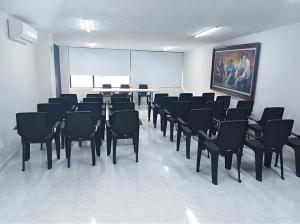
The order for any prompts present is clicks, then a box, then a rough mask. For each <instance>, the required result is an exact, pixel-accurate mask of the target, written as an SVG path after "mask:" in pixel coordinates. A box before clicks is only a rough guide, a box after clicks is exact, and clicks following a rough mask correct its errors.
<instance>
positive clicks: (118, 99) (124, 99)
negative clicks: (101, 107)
mask: <svg viewBox="0 0 300 224" xmlns="http://www.w3.org/2000/svg"><path fill="white" fill-rule="evenodd" d="M129 102H130V98H129V97H113V98H111V105H112V106H113V105H114V104H115V103H129Z"/></svg>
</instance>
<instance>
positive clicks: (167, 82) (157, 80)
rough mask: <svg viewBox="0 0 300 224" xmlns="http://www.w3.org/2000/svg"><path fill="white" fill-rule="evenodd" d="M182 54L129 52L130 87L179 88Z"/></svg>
mask: <svg viewBox="0 0 300 224" xmlns="http://www.w3.org/2000/svg"><path fill="white" fill-rule="evenodd" d="M182 69H183V53H175V52H153V51H131V75H132V76H131V85H132V86H138V84H140V83H145V84H148V85H149V86H151V87H181V84H182Z"/></svg>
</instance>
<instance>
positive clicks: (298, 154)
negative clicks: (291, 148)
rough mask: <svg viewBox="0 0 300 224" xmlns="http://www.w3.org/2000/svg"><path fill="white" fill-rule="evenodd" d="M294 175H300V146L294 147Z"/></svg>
mask: <svg viewBox="0 0 300 224" xmlns="http://www.w3.org/2000/svg"><path fill="white" fill-rule="evenodd" d="M295 165H296V176H297V177H300V148H295Z"/></svg>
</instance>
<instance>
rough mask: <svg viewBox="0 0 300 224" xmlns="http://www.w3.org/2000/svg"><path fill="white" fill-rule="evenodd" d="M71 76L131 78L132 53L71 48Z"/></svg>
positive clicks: (127, 51)
mask: <svg viewBox="0 0 300 224" xmlns="http://www.w3.org/2000/svg"><path fill="white" fill-rule="evenodd" d="M69 67H70V70H69V71H70V75H103V76H110V75H113V76H115V75H116V76H124V75H126V76H129V75H130V51H129V50H114V49H99V48H74V47H70V48H69Z"/></svg>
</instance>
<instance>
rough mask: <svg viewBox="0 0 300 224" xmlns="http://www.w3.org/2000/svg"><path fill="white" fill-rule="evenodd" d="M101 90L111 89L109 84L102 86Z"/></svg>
mask: <svg viewBox="0 0 300 224" xmlns="http://www.w3.org/2000/svg"><path fill="white" fill-rule="evenodd" d="M102 88H103V89H111V84H103V85H102Z"/></svg>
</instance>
